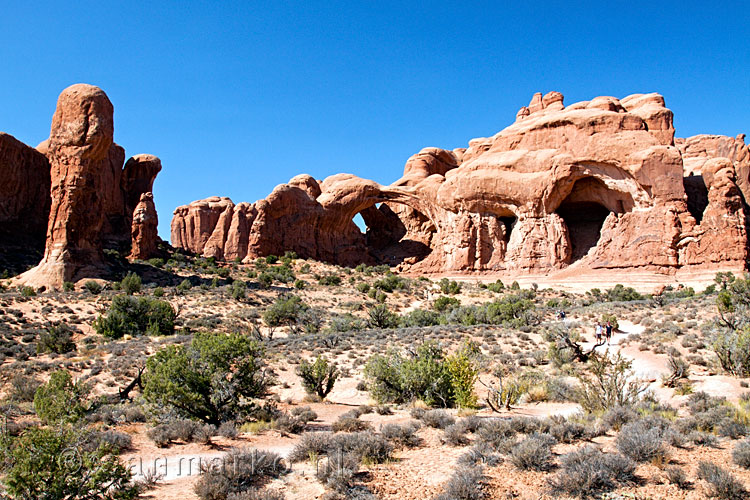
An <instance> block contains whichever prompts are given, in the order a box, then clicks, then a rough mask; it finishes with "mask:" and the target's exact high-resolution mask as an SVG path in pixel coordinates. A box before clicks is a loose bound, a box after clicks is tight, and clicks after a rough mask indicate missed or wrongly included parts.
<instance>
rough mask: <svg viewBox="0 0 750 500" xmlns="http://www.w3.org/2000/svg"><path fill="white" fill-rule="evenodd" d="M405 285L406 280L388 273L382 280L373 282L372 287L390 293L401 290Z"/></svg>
mask: <svg viewBox="0 0 750 500" xmlns="http://www.w3.org/2000/svg"><path fill="white" fill-rule="evenodd" d="M407 284H408V281H407V280H405V279H404V278H402V277H400V276H396V275H395V274H393V273H391V272H390V271H389V272H387V273H386V275H385V276H384V277H383V278H381V279H379V280H376V281H375V282H373V284H372V287H373V288H377V289H378V290H383V291H384V292H392V291H394V290H403V289H404V288H406V287H407Z"/></svg>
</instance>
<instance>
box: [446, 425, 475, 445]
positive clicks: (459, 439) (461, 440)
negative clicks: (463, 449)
mask: <svg viewBox="0 0 750 500" xmlns="http://www.w3.org/2000/svg"><path fill="white" fill-rule="evenodd" d="M466 432H467V431H466V426H464V425H463V424H461V423H460V422H457V423H455V424H451V425H449V426H447V427H445V428H444V429H443V436H442V438H441V440H442V441H443V443H446V444H449V445H451V446H464V445H467V444H468V443H469V438H468V437H467V436H466Z"/></svg>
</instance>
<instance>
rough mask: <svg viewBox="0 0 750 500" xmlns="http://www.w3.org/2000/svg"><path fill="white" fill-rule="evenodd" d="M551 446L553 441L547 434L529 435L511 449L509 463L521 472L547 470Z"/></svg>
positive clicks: (550, 456)
mask: <svg viewBox="0 0 750 500" xmlns="http://www.w3.org/2000/svg"><path fill="white" fill-rule="evenodd" d="M553 444H555V439H554V438H553V437H552V436H550V435H549V434H531V435H530V436H527V437H526V438H524V439H523V440H522V441H521V442H520V443H518V444H517V445H516V446H515V447H514V448H513V451H511V453H510V461H511V463H512V464H513V465H515V466H516V467H517V468H519V469H522V470H539V471H541V470H547V469H548V468H549V466H550V460H551V458H552V445H553Z"/></svg>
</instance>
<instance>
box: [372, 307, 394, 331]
mask: <svg viewBox="0 0 750 500" xmlns="http://www.w3.org/2000/svg"><path fill="white" fill-rule="evenodd" d="M367 325H368V326H369V327H370V328H396V327H397V326H398V315H397V314H396V313H394V312H392V311H391V310H390V309H388V306H387V305H385V304H378V305H376V306H374V307H371V308H370V309H369V310H368V311H367Z"/></svg>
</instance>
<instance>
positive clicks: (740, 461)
mask: <svg viewBox="0 0 750 500" xmlns="http://www.w3.org/2000/svg"><path fill="white" fill-rule="evenodd" d="M732 461H734V463H736V464H737V465H739V466H740V467H744V468H745V469H750V439H745V440H743V441H740V442H739V443H737V444H736V445H734V448H733V449H732Z"/></svg>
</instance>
